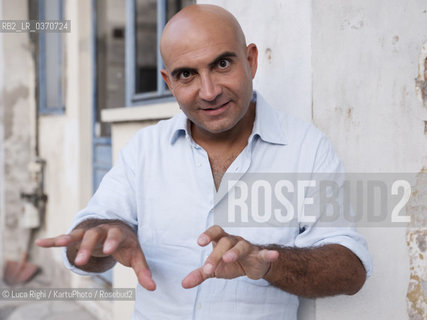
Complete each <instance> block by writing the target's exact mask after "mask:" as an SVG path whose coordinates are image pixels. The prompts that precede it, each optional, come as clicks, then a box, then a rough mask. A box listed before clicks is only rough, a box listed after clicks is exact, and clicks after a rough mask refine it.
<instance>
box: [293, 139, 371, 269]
mask: <svg viewBox="0 0 427 320" xmlns="http://www.w3.org/2000/svg"><path fill="white" fill-rule="evenodd" d="M311 181H314V184H315V186H314V187H313V188H308V189H307V190H308V191H307V192H306V194H305V197H306V198H310V199H311V201H312V202H313V205H312V206H309V207H310V208H311V209H308V210H306V209H304V210H303V211H304V215H303V217H302V216H299V228H300V233H299V234H298V235H297V237H296V239H295V246H297V247H316V246H322V245H326V244H340V245H342V246H344V247H346V248H348V249H350V250H351V251H352V252H353V253H354V254H355V255H356V256H357V257H358V258H359V259H360V260H361V262H362V263H363V265H364V267H365V270H366V274H367V277H369V276H370V275H371V273H372V261H371V257H370V255H369V252H368V245H367V242H366V240H365V239H364V237H363V236H362V235H361V234H360V233H358V232H357V231H356V228H355V224H354V222H352V221H351V219H348V217H349V216H352V214H353V213H352V208H351V206H350V205H348V204H347V203H345V201H348V199H345V197H344V192H345V191H344V181H345V172H344V168H343V165H342V163H341V161H340V160H339V158H338V156H337V154H336V153H335V151H334V148H333V146H332V143H331V142H330V141H329V139H328V138H327V137H326V136H322V138H321V139H320V142H319V145H318V149H317V151H316V156H315V161H314V164H313V172H312V176H311ZM326 186H328V187H329V188H327V187H326ZM325 196H327V197H331V198H332V197H333V199H334V200H333V201H334V204H335V206H333V205H332V203H325V199H326V198H325ZM328 199H330V198H328ZM334 210H335V211H334ZM344 210H347V211H349V212H345V211H344Z"/></svg>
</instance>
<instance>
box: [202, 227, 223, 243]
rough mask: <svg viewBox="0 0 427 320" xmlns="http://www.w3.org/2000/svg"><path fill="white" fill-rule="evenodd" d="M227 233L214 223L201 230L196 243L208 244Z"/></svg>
mask: <svg viewBox="0 0 427 320" xmlns="http://www.w3.org/2000/svg"><path fill="white" fill-rule="evenodd" d="M227 235H228V234H227V233H226V232H225V231H224V229H222V228H221V227H220V226H218V225H214V226H212V227H210V228H209V229H207V230H206V231H205V232H203V233H202V234H201V235H200V236H199V239H198V243H199V245H201V246H206V245H208V244H209V243H210V242H211V241H217V240H219V239H220V238H222V237H225V236H227Z"/></svg>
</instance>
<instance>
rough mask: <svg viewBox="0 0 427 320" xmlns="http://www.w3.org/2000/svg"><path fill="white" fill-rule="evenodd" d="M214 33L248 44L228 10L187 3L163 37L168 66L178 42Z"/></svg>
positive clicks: (193, 41)
mask: <svg viewBox="0 0 427 320" xmlns="http://www.w3.org/2000/svg"><path fill="white" fill-rule="evenodd" d="M212 34H223V35H228V36H230V35H231V36H233V37H234V41H236V43H238V44H239V46H241V47H242V48H246V39H245V35H244V34H243V31H242V28H241V27H240V24H239V22H238V21H237V19H236V18H235V17H234V16H233V15H232V14H231V13H230V12H228V11H227V10H225V9H223V8H221V7H218V6H215V5H208V4H195V5H191V6H188V7H185V8H184V9H182V10H181V11H179V12H178V13H177V14H176V15H175V16H173V17H172V18H171V19H170V20H169V22H168V23H167V24H166V26H165V28H164V30H163V33H162V37H161V40H160V53H161V55H162V58H163V61H164V63H165V65H166V66H167V64H168V62H169V59H170V56H171V53H172V52H171V51H173V48H174V46H175V45H177V44H180V45H182V44H183V43H184V44H185V42H187V43H189V44H190V43H195V42H196V41H198V40H200V38H203V37H209V36H210V35H212Z"/></svg>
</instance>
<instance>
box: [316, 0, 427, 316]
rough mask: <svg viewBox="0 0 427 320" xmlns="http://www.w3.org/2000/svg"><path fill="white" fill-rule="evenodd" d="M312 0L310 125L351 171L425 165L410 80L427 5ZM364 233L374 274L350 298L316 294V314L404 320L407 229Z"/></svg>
mask: <svg viewBox="0 0 427 320" xmlns="http://www.w3.org/2000/svg"><path fill="white" fill-rule="evenodd" d="M312 3H313V31H312V50H313V52H312V56H313V59H312V66H313V121H314V123H315V124H316V125H317V126H318V127H319V128H320V129H321V130H322V131H324V132H326V134H327V135H328V136H329V137H330V138H331V139H332V141H333V142H334V145H335V147H336V149H337V150H338V153H339V155H340V156H341V158H342V160H343V162H344V164H345V166H346V168H347V170H348V171H350V172H419V171H420V170H421V168H422V167H423V166H426V164H427V138H426V135H425V134H424V120H427V112H426V111H427V110H426V109H425V108H423V107H422V103H421V102H420V101H419V100H418V98H417V96H416V90H415V78H416V77H417V73H418V61H419V59H418V57H419V55H420V52H421V46H422V45H423V43H425V41H426V40H427V11H426V9H427V3H426V2H425V1H423V0H417V1H408V2H402V1H398V0H392V1H384V0H377V1H369V0H363V1H361V0H357V1H356V0H351V1H345V2H342V3H340V4H339V5H337V1H332V0H328V1H321V2H316V1H313V2H312ZM361 231H362V232H363V233H364V234H365V236H366V237H367V239H368V242H369V246H370V251H371V254H372V257H373V260H374V273H373V275H372V277H371V279H369V281H368V282H367V284H366V286H365V288H363V290H362V291H361V292H360V293H359V294H358V295H356V296H355V297H339V298H333V299H322V300H318V301H317V304H316V315H317V317H316V319H337V318H338V317H339V315H341V316H342V315H345V319H408V311H407V302H406V294H407V289H408V280H409V272H410V265H409V256H408V249H407V246H406V232H407V230H406V229H405V228H401V229H398V228H393V229H392V228H383V229H372V228H366V229H364V230H361ZM350 310H351V312H349V311H350ZM426 314H427V310H425V315H426Z"/></svg>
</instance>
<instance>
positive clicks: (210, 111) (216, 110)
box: [201, 101, 230, 115]
mask: <svg viewBox="0 0 427 320" xmlns="http://www.w3.org/2000/svg"><path fill="white" fill-rule="evenodd" d="M229 105H230V101H227V102H226V103H223V104H221V105H219V106H215V107H211V108H201V110H202V111H203V112H206V113H207V114H209V115H218V114H220V113H222V112H223V111H225V109H227V107H228V106H229Z"/></svg>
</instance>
